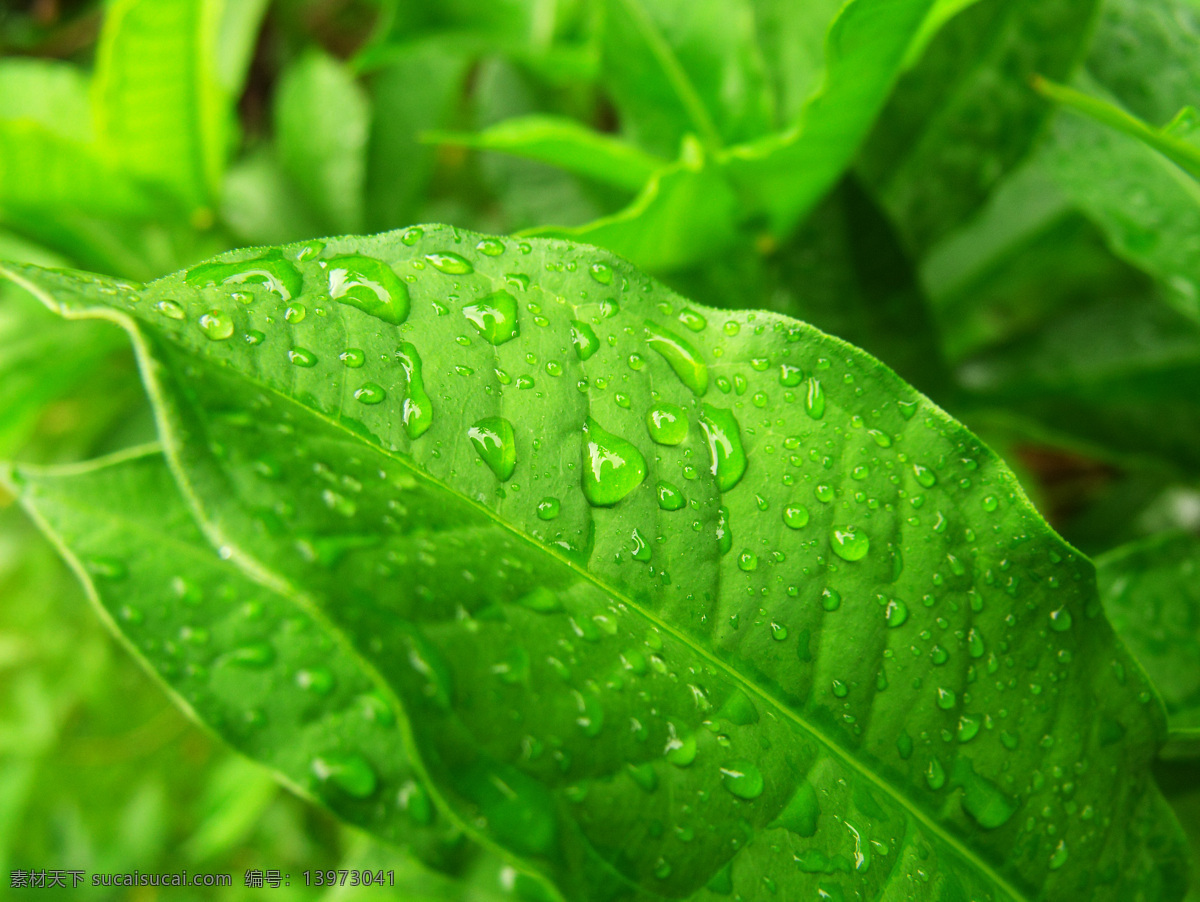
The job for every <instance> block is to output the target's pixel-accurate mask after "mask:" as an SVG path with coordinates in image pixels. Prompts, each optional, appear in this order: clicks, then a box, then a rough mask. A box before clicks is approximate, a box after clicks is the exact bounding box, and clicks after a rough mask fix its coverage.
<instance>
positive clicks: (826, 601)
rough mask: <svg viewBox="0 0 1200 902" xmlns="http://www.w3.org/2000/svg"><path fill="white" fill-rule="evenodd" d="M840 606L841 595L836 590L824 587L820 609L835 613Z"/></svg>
mask: <svg viewBox="0 0 1200 902" xmlns="http://www.w3.org/2000/svg"><path fill="white" fill-rule="evenodd" d="M841 606H842V593H840V592H839V591H838V590H837V589H832V588H828V587H826V589H825V591H823V592H822V593H821V607H823V608H824V609H825V610H827V611H836V610H837V609H838V608H840V607H841Z"/></svg>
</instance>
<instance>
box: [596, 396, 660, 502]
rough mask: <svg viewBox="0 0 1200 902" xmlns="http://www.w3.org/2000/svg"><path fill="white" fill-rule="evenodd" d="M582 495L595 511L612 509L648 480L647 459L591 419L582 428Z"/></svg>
mask: <svg viewBox="0 0 1200 902" xmlns="http://www.w3.org/2000/svg"><path fill="white" fill-rule="evenodd" d="M583 435H584V439H583V477H582V481H583V494H584V497H586V498H587V500H588V502H589V503H591V504H593V505H595V506H596V507H611V506H612V505H614V504H616V503H617V502H618V501H620V500H621V499H622V498H624V497H625V496H626V495H628V494H629V493H630V492H632V491H633V490H634V489H635V488H637V487H638V486H639V485H641V483H642V480H644V479H645V478H646V459H645V458H644V457H643V456H642V452H640V451H639V450H638V449H637V448H636V447H634V445H633V444H632V443H631V442H628V441H626V440H625V439H623V438H620V437H619V436H616V435H613V434H612V433H611V432H608V431H606V430H605V429H603V428H602V427H601V426H600V424H599V423H597V422H596V421H595V420H593V419H592V418H591V417H588V418H587V420H586V422H585V423H584V427H583Z"/></svg>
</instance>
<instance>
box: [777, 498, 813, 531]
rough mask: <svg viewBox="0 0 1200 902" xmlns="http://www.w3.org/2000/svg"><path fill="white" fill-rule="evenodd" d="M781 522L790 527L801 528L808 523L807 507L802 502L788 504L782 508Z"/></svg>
mask: <svg viewBox="0 0 1200 902" xmlns="http://www.w3.org/2000/svg"><path fill="white" fill-rule="evenodd" d="M783 522H784V523H786V524H787V525H788V526H789V527H790V528H791V529H803V528H804V527H805V526H807V525H808V508H807V507H805V506H804V505H803V504H789V505H788V506H787V507H785V508H784V509H783Z"/></svg>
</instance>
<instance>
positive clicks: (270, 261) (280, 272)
mask: <svg viewBox="0 0 1200 902" xmlns="http://www.w3.org/2000/svg"><path fill="white" fill-rule="evenodd" d="M184 281H186V282H187V284H188V285H191V286H194V287H203V286H205V285H216V284H218V283H220V284H221V285H262V286H263V287H265V288H266V289H267V291H269V292H271V293H272V294H274V295H276V296H277V297H279V298H280V299H281V300H284V301H290V300H291V299H292V298H294V297H298V296H299V295H300V293H301V291H302V290H303V286H304V278H303V276H301V275H300V270H298V269H296V267H295V265H294V264H293V263H292V262H291V261H290V260H287V259H285V258H284V256H283V254H282V253H281V252H280V251H278V250H275V251H270V252H269V253H267V254H264V255H263V256H261V257H259V258H257V259H254V260H246V261H244V262H233V263H224V262H221V261H219V260H214V261H212V262H210V263H201V264H200V265H199V266H196V267H193V268H192V269H189V270H188V271H187V274H186V275H185V276H184Z"/></svg>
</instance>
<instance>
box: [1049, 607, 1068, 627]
mask: <svg viewBox="0 0 1200 902" xmlns="http://www.w3.org/2000/svg"><path fill="white" fill-rule="evenodd" d="M1070 628H1071V612H1070V611H1068V610H1067V609H1066V608H1065V607H1063V608H1056V609H1055V610H1053V611H1051V612H1050V629H1052V630H1054V631H1055V632H1057V633H1065V632H1066V631H1067V630H1069V629H1070Z"/></svg>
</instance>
